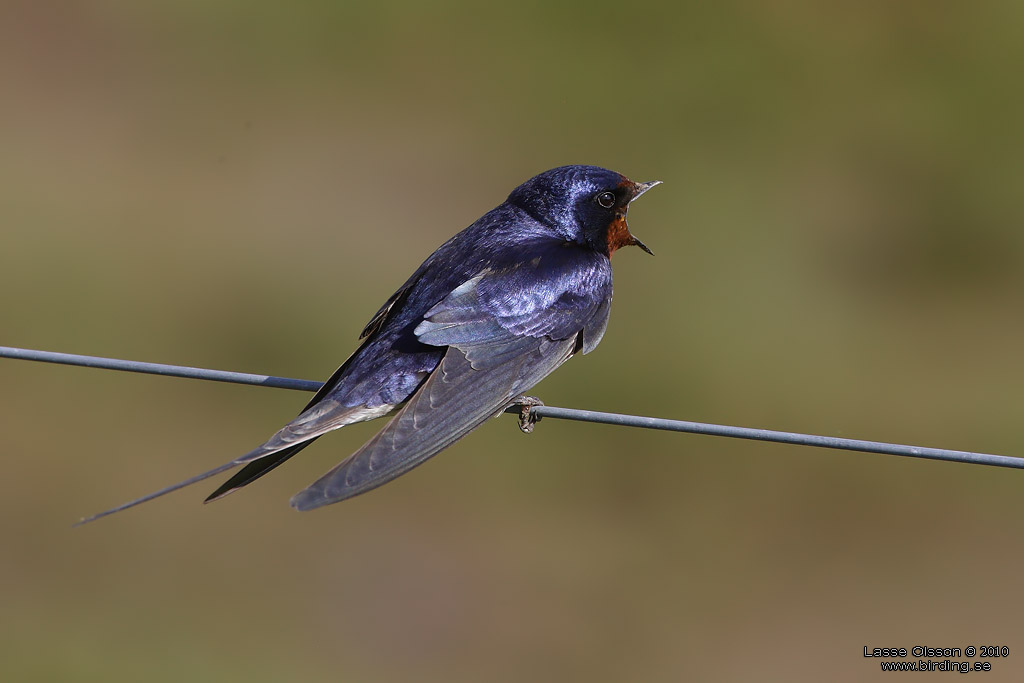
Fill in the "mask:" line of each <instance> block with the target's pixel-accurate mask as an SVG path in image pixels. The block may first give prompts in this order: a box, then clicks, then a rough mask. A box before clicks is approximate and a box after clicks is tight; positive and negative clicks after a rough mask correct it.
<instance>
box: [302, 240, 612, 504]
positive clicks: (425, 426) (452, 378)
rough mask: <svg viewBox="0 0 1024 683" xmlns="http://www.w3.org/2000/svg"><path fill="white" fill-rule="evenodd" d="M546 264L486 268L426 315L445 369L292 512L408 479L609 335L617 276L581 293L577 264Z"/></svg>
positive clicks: (430, 339) (427, 338) (425, 333)
mask: <svg viewBox="0 0 1024 683" xmlns="http://www.w3.org/2000/svg"><path fill="white" fill-rule="evenodd" d="M542 263H543V258H542V259H539V260H529V261H525V262H520V263H519V264H516V265H513V266H510V267H508V268H504V269H500V270H495V269H491V268H488V269H485V270H484V271H482V272H480V273H479V274H477V275H476V276H474V277H473V278H470V279H469V280H467V281H466V282H464V283H463V284H461V285H460V286H458V287H456V288H455V289H454V290H453V291H452V292H451V293H450V294H449V295H448V296H447V297H446V298H445V299H444V300H442V301H441V302H439V303H438V304H436V305H435V306H433V307H432V308H431V309H430V310H428V311H427V313H426V316H425V317H424V320H423V321H422V322H421V323H420V324H419V325H418V326H417V327H416V335H417V337H418V338H419V340H420V341H421V342H423V343H426V344H431V345H435V346H448V347H449V348H448V351H447V353H446V354H445V356H444V359H443V360H442V361H441V363H440V365H439V366H438V367H437V369H435V370H434V372H433V373H432V374H431V375H430V377H429V379H427V381H426V382H424V384H423V385H422V386H421V387H420V388H419V390H418V391H417V392H416V393H415V394H414V395H413V397H412V398H411V399H410V400H409V402H408V403H407V404H406V405H405V406H404V407H403V408H402V409H401V410H400V411H399V412H398V413H397V414H396V415H395V417H394V418H393V419H392V420H391V422H390V423H388V425H387V426H386V427H385V428H384V429H383V430H381V431H380V432H379V433H378V434H377V435H375V436H374V437H373V438H372V439H370V440H369V441H368V442H367V443H366V444H365V445H363V447H362V448H360V449H359V450H358V451H356V452H355V453H353V454H352V455H351V456H349V457H348V458H347V459H346V460H345V461H343V462H342V463H340V464H339V465H337V466H336V467H334V468H333V469H331V470H330V471H329V472H327V474H325V475H324V476H323V477H321V478H320V479H319V480H317V481H316V482H314V483H313V484H312V485H311V486H310V487H309V488H307V489H305V490H304V491H301V492H300V493H298V494H297V495H296V496H295V497H293V498H292V501H291V503H292V506H293V507H295V508H297V509H299V510H310V509H313V508H317V507H320V506H322V505H327V504H330V503H335V502H338V501H340V500H344V499H346V498H350V497H352V496H355V495H358V494H360V493H363V492H365V491H369V490H370V489H373V488H376V487H377V486H380V485H381V484H384V483H386V482H388V481H391V480H392V479H394V478H395V477H397V476H399V475H401V474H403V473H405V472H407V471H409V470H410V469H412V468H413V467H416V466H417V465H419V464H421V463H422V462H424V461H425V460H427V459H428V458H430V457H431V456H433V455H435V454H437V453H438V452H440V451H441V450H442V449H444V448H446V447H448V446H450V445H451V444H452V443H454V442H455V441H457V440H458V439H461V438H462V437H464V436H465V435H467V434H468V433H469V432H471V431H472V430H474V429H476V428H477V427H479V426H480V425H481V424H483V422H485V421H486V420H487V418H489V417H491V416H492V415H495V414H496V413H499V412H500V411H502V410H503V409H504V408H506V407H507V406H508V405H510V404H511V403H512V402H513V399H515V398H516V397H518V396H520V395H521V394H523V393H524V392H526V391H528V390H529V389H530V388H531V387H533V386H534V385H535V384H537V383H538V382H539V381H540V380H542V379H543V378H544V377H546V376H547V375H548V374H550V373H551V372H552V371H554V370H555V369H556V368H557V367H558V366H559V365H561V364H562V363H564V362H565V361H566V360H568V359H569V358H570V357H571V356H572V355H573V354H574V353H575V352H576V351H578V350H580V349H581V348H583V346H584V345H585V343H586V341H587V335H586V331H587V330H588V329H594V330H596V331H597V332H598V335H599V334H600V333H603V331H604V326H605V324H606V320H607V312H608V301H609V300H610V298H611V293H610V286H611V282H610V277H609V278H608V287H607V290H606V289H605V288H604V286H603V282H604V280H603V279H601V278H602V277H603V276H604V273H596V274H595V281H594V282H583V283H582V284H581V282H580V280H581V278H580V277H579V271H580V269H579V268H578V267H577V265H578V264H575V263H572V262H568V263H566V262H564V261H563V262H562V263H561V266H562V267H561V268H559V267H557V266H558V265H559V264H557V263H555V264H551V265H550V266H548V270H546V271H541V270H540V268H539V267H540V266H541V264H542ZM566 273H570V274H573V275H576V277H574V278H566V277H563V276H564V275H565V274H566ZM598 285H600V286H598ZM598 339H599V336H598ZM593 343H594V345H596V341H594V342H593Z"/></svg>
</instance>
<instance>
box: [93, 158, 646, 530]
mask: <svg viewBox="0 0 1024 683" xmlns="http://www.w3.org/2000/svg"><path fill="white" fill-rule="evenodd" d="M659 182H660V181H654V182H649V183H634V182H633V181H631V180H629V179H628V178H626V177H625V176H622V175H620V174H618V173H615V172H613V171H609V170H607V169H603V168H598V167H596V166H562V167H560V168H554V169H551V170H550V171H545V172H544V173H541V174H540V175H537V176H534V177H533V178H531V179H529V180H527V181H526V182H525V183H523V184H522V185H520V186H519V187H517V188H516V189H515V190H513V191H512V193H511V194H510V195H509V196H508V199H506V200H505V201H504V202H503V203H502V204H501V205H499V206H498V207H497V208H495V209H493V210H492V211H489V212H488V213H486V214H484V215H483V216H482V217H481V218H480V219H479V220H477V221H476V222H475V223H473V224H472V225H470V226H469V227H468V228H466V229H465V230H463V231H462V232H460V233H459V234H457V235H456V236H455V237H453V238H451V239H450V240H448V241H447V242H445V243H444V244H443V245H441V247H440V248H438V249H437V251H435V252H434V253H433V254H431V255H430V257H429V258H428V259H427V260H426V261H424V262H423V265H421V266H420V267H419V268H417V269H416V272H414V273H413V274H412V276H411V277H410V278H409V279H408V280H406V281H405V284H403V285H402V286H401V287H399V288H398V291H396V292H395V293H394V294H392V295H391V297H390V298H389V299H388V300H387V301H386V302H385V303H384V305H383V306H381V308H380V310H379V311H377V313H376V314H375V315H374V316H373V317H372V318H371V319H370V322H369V323H368V324H367V325H366V327H365V328H364V329H363V331H362V334H360V335H359V338H360V339H361V340H362V342H361V343H360V345H359V347H358V348H357V349H356V350H355V352H354V353H353V354H352V355H351V356H350V357H349V359H348V360H346V361H345V362H344V363H343V364H342V366H341V367H340V368H338V369H337V370H336V371H335V373H334V374H333V375H331V378H330V379H328V380H327V382H326V383H325V384H324V385H323V387H322V388H321V389H320V390H319V391H318V392H317V393H316V395H315V396H313V399H312V400H311V401H310V402H309V404H308V405H306V407H305V408H304V409H303V411H302V412H301V413H299V416H298V417H296V418H295V419H294V420H292V421H291V422H289V423H288V424H286V425H285V426H284V427H282V428H281V429H280V430H279V431H278V432H277V433H276V434H274V435H273V436H272V437H270V439H269V440H267V442H266V443H264V444H263V445H261V446H259V447H258V448H256V449H255V450H252V451H250V452H249V453H246V454H245V455H243V456H241V457H240V458H236V459H234V460H232V461H231V462H228V463H225V464H224V465H221V466H220V467H217V468H214V469H212V470H210V471H208V472H204V473H202V474H199V475H197V476H194V477H191V478H190V479H186V480H185V481H182V482H179V483H177V484H174V485H173V486H168V487H167V488H164V489H161V490H160V491H156V492H155V493H151V494H149V495H147V496H143V497H142V498H139V499H137V500H133V501H131V502H129V503H125V504H124V505H120V506H118V507H115V508H113V509H111V510H107V511H106V512H101V513H99V514H97V515H93V516H92V517H88V518H85V519H83V520H82V522H80V523H84V522H89V521H92V520H94V519H98V518H100V517H104V516H106V515H109V514H112V513H114V512H118V511H120V510H124V509H126V508H129V507H132V506H135V505H138V504H139V503H143V502H146V501H148V500H152V499H153V498H156V497H157V496H162V495H164V494H165V493H170V492H171V491H174V490H177V489H179V488H182V487H184V486H188V485H189V484H193V483H195V482H198V481H202V480H203V479H206V478H208V477H212V476H214V475H216V474H219V473H221V472H224V471H226V470H228V469H231V468H233V467H237V466H239V465H241V466H243V467H242V469H240V470H239V471H238V472H236V473H235V474H234V475H233V476H232V477H231V478H230V479H228V480H227V481H226V482H224V484H223V485H221V487H220V488H218V489H217V490H216V491H214V492H213V493H212V494H210V496H209V497H208V498H207V499H206V501H207V502H209V501H212V500H216V499H218V498H222V497H224V496H226V495H227V494H229V493H231V492H232V491H236V490H237V489H239V488H241V487H243V486H245V485H247V484H249V483H251V482H253V481H255V480H256V479H258V478H260V477H262V476H263V475H264V474H266V473H267V472H270V471H271V470H272V469H274V468H275V467H277V466H278V465H280V464H282V463H284V462H285V461H286V460H288V459H289V458H291V457H292V456H293V455H295V454H296V453H298V452H299V451H300V450H302V449H303V448H305V447H306V446H308V445H309V444H311V443H313V442H314V441H315V440H316V439H318V438H320V437H321V436H323V435H324V434H326V433H327V432H330V431H332V430H335V429H338V428H340V427H344V426H345V425H350V424H353V423H355V422H362V421H364V420H372V419H374V418H377V417H381V416H383V415H386V414H388V413H390V412H392V411H394V410H396V409H397V410H398V412H397V413H396V414H395V416H394V417H393V418H392V419H391V421H390V422H389V423H388V424H387V425H386V426H385V427H384V428H383V429H382V430H381V431H380V432H378V433H377V435H376V436H374V437H373V438H371V439H370V440H369V441H367V442H366V444H364V445H363V447H362V448H360V449H359V450H357V451H356V452H355V453H353V454H352V455H350V456H349V457H348V458H346V459H345V460H344V461H343V462H341V463H340V464H338V465H337V466H335V467H334V468H333V469H331V470H330V471H328V472H327V473H326V474H325V475H324V476H322V477H321V478H320V479H318V480H317V481H315V482H314V483H313V484H312V485H310V486H309V487H308V488H307V489H305V490H304V491H301V492H299V493H298V494H297V495H295V496H294V497H293V498H292V499H291V505H292V507H294V508H297V509H299V510H311V509H313V508H318V507H320V506H323V505H328V504H329V503H336V502H338V501H341V500H345V499H346V498H351V497H352V496H355V495H358V494H360V493H364V492H366V491H369V490H370V489H373V488H376V487H378V486H380V485H381V484H384V483H387V482H389V481H391V480H392V479H394V478H395V477H397V476H399V475H401V474H404V473H405V472H408V471H409V470H411V469H412V468H414V467H416V466H417V465H419V464H421V463H422V462H424V461H425V460H427V458H430V457H431V456H433V455H435V454H437V453H438V452H440V451H441V450H443V449H444V448H447V447H448V446H450V445H452V444H453V443H455V442H456V441H458V440H459V439H461V438H462V437H464V436H466V435H467V434H469V432H471V431H473V430H474V429H476V428H477V427H479V426H480V425H481V424H483V423H484V422H485V421H486V420H487V419H488V418H489V417H491V416H494V415H496V414H499V413H501V412H502V411H504V409H505V408H507V407H509V406H511V405H514V404H516V403H519V402H521V401H522V400H523V399H524V398H525V397H524V396H523V394H524V393H525V392H526V391H528V390H529V389H530V388H532V387H533V386H534V385H535V384H537V383H538V382H539V381H541V380H542V379H544V378H545V377H546V376H547V375H549V374H550V373H551V372H552V371H554V370H555V368H557V367H558V366H560V365H561V364H562V363H564V362H565V361H567V360H568V359H569V358H571V357H572V356H573V355H575V354H576V353H579V352H583V353H585V354H586V353H590V352H591V351H593V350H594V348H595V347H596V346H597V345H598V343H599V342H600V341H601V337H602V336H603V335H604V332H605V329H606V327H607V325H608V313H609V310H610V308H611V302H612V266H611V260H610V258H611V255H612V254H613V253H614V252H615V251H616V250H618V249H620V248H621V247H624V246H629V245H635V246H638V247H640V248H641V249H643V250H644V251H646V252H647V253H649V254H651V253H652V252H651V250H650V249H648V248H647V246H646V245H644V244H643V243H642V242H641V241H640V240H638V239H637V238H636V237H634V236H633V235H632V234H631V233H630V231H629V226H628V225H627V224H626V212H627V210H628V209H629V204H630V202H632V201H633V200H634V199H636V198H637V197H639V196H640V195H642V194H643V193H644V192H647V190H649V189H651V188H652V187H654V186H655V185H657V184H659Z"/></svg>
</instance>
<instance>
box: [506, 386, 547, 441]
mask: <svg viewBox="0 0 1024 683" xmlns="http://www.w3.org/2000/svg"><path fill="white" fill-rule="evenodd" d="M512 405H514V406H519V429H520V430H522V432H523V434H529V433H530V432H532V431H533V425H535V424H537V423H538V422H540V415H537V414H536V413H534V412H533V410H532V408H536V407H537V406H542V405H544V401H542V400H540V399H539V398H537V397H536V396H525V395H524V396H517V397H516V398H514V399H512Z"/></svg>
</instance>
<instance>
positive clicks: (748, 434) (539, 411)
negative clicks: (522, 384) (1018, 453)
mask: <svg viewBox="0 0 1024 683" xmlns="http://www.w3.org/2000/svg"><path fill="white" fill-rule="evenodd" d="M0 358H15V359H20V360H34V361H41V362H44V363H60V364H63V365H79V366H83V367H89V368H101V369H105V370H123V371H126V372H142V373H148V374H152V375H165V376H169V377H184V378H188V379H205V380H212V381H215V382H232V383H235V384H252V385H257V386H264V387H275V388H279V389H296V390H299V391H316V390H318V389H319V388H320V387H321V386H323V384H322V383H321V382H316V381H313V380H305V379H292V378H289V377H274V376H272V375H253V374H249V373H245V372H228V371H225V370H210V369H207V368H193V367H185V366H181V365H165V364H163V363H144V362H140V361H131V360H119V359H116V358H101V357H98V356H80V355H77V354H72V353H55V352H52V351H37V350H33V349H19V348H14V347H10V346H0ZM529 411H530V417H532V418H544V417H546V418H553V419H558V420H576V421H579V422H594V423H599V424H608V425H616V426H620V427H639V428H642V429H661V430H667V431H672V432H688V433H690V434H706V435H708V436H726V437H730V438H734V439H753V440H755V441H773V442H776V443H787V444H792V445H796V446H818V447H820V448H835V449H841V450H847V451H861V452H864V453H883V454H886V455H897V456H902V457H910V458H927V459H929V460H947V461H950V462H963V463H968V464H973V465H991V466H993V467H1012V468H1015V469H1024V458H1016V457H1011V456H1008V455H992V454H990V453H974V452H971V451H954V450H948V449H945V448H926V447H923V446H907V445H903V444H893V443H882V442H878V441H863V440H860V439H844V438H840V437H835V436H816V435H813V434H801V433H798V432H779V431H774V430H770V429H752V428H749V427H733V426H728V425H716V424H707V423H703V422H687V421H684V420H666V419H663V418H657V417H644V416H640V415H622V414H619V413H600V412H595V411H591V410H577V409H575V408H556V407H555V406H531V407H530V408H529ZM506 412H509V413H520V412H521V409H520V407H518V406H512V407H510V408H509V409H508V410H507V411H506Z"/></svg>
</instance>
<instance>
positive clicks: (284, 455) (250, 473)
mask: <svg viewBox="0 0 1024 683" xmlns="http://www.w3.org/2000/svg"><path fill="white" fill-rule="evenodd" d="M319 438H320V437H318V436H315V437H313V438H312V439H310V440H309V441H303V442H302V443H297V444H295V445H294V446H289V447H288V448H285V449H284V450H283V451H278V452H277V453H273V454H270V455H267V456H266V457H263V458H260V459H259V460H253V461H252V462H250V463H248V464H247V465H246V466H245V467H243V468H242V469H240V470H238V471H237V472H235V473H234V474H233V475H231V478H230V479H228V480H227V481H225V482H224V483H223V484H221V485H220V486H219V487H218V488H217V490H216V491H214V492H213V493H211V494H210V495H209V496H207V498H206V500H204V501H203V502H204V503H212V502H213V501H215V500H220V499H221V498H223V497H224V496H226V495H228V494H229V493H234V492H235V491H237V490H238V489H240V488H242V487H243V486H247V485H249V484H251V483H252V482H254V481H256V480H257V479H259V478H260V477H262V476H263V475H264V474H267V473H268V472H270V471H271V470H273V469H274V468H276V467H278V466H279V465H283V464H284V463H285V462H286V461H287V460H288V459H289V458H291V457H292V456H293V455H295V454H296V453H298V452H299V451H301V450H302V449H303V448H305V447H306V446H308V445H309V444H311V443H313V442H314V441H316V440H317V439H319Z"/></svg>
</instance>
